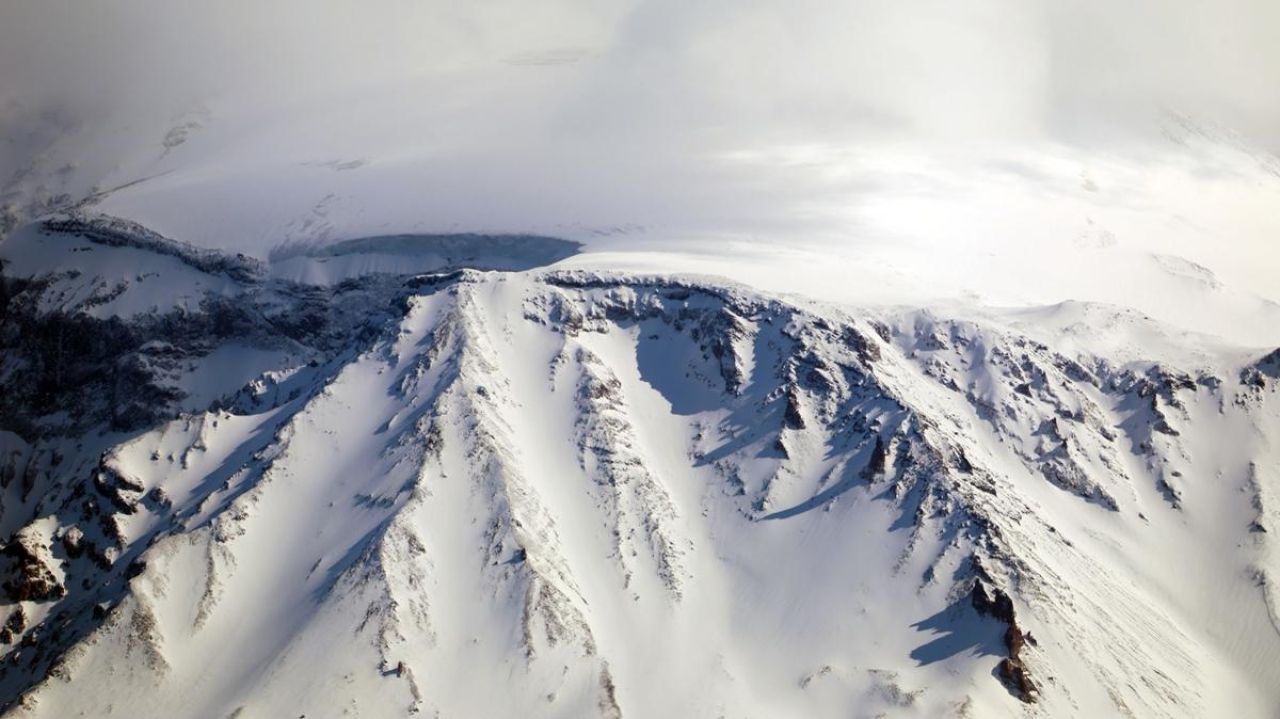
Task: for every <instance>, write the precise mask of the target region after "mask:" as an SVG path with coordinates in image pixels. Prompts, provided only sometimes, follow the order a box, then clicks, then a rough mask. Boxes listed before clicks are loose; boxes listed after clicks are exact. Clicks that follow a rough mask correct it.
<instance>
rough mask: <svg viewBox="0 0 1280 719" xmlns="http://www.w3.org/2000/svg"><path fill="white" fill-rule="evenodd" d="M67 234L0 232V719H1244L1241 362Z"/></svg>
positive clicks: (377, 263) (1074, 307)
mask: <svg viewBox="0 0 1280 719" xmlns="http://www.w3.org/2000/svg"><path fill="white" fill-rule="evenodd" d="M79 219H80V220H81V221H82V222H83V223H85V224H83V225H77V226H67V225H65V224H64V225H58V224H56V223H54V224H46V225H44V226H43V227H29V228H27V229H24V230H21V231H20V232H19V233H17V234H16V235H14V237H13V238H11V239H10V240H8V241H6V242H5V243H4V244H3V245H0V256H3V258H4V259H5V270H4V272H5V284H4V291H3V293H0V298H2V299H3V314H0V318H2V319H3V321H4V323H5V326H6V332H8V334H6V335H5V342H6V344H5V346H4V354H3V355H0V373H3V375H2V376H3V377H4V378H5V379H4V382H5V385H6V387H10V386H13V387H17V386H29V387H32V388H33V389H31V391H29V392H24V393H20V394H17V395H13V396H11V397H10V398H9V399H8V400H7V404H6V405H5V413H4V420H5V421H4V426H3V427H2V428H3V429H4V430H5V432H4V433H3V434H0V452H2V454H0V457H2V462H0V487H2V488H3V490H2V491H3V494H2V495H0V500H2V501H3V511H2V512H0V524H2V525H3V526H0V532H2V533H3V537H4V539H5V540H6V548H5V549H4V550H3V553H2V555H0V559H2V560H3V562H4V565H3V567H0V571H3V573H4V578H3V580H2V581H0V587H3V590H4V594H3V597H0V606H2V607H3V609H2V611H3V612H4V617H3V626H4V627H6V629H5V632H7V633H5V634H0V639H3V640H5V645H4V649H5V651H6V652H7V654H6V657H7V658H6V660H5V663H4V665H3V667H2V668H0V672H2V673H0V700H2V701H3V702H4V705H5V706H6V707H7V708H8V711H9V714H10V715H12V716H31V717H70V716H129V717H148V716H155V717H172V716H208V717H231V716H235V717H240V718H241V719H248V718H250V717H258V716H261V717H277V716H299V715H305V716H308V717H327V716H342V715H351V716H404V715H407V714H411V713H419V714H422V715H425V716H437V715H438V716H513V715H520V716H548V717H552V716H565V717H567V716H596V715H599V716H606V717H616V716H631V717H650V716H654V717H656V716H734V717H736V716H743V717H746V716H792V715H797V716H849V715H853V716H874V715H880V714H885V715H890V716H947V715H951V716H972V717H986V716H1023V715H1030V716H1111V715H1129V716H1142V717H1147V716H1151V717H1198V716H1207V715H1232V716H1257V717H1267V716H1272V715H1273V714H1274V710H1275V708H1276V707H1277V706H1280V689H1278V688H1280V628H1278V627H1277V624H1278V621H1277V618H1278V617H1280V596H1277V594H1276V590H1275V589H1274V584H1273V582H1274V581H1276V580H1275V577H1276V573H1277V572H1280V555H1277V553H1276V550H1275V547H1274V541H1273V540H1272V539H1271V537H1272V536H1273V534H1274V532H1275V531H1277V529H1280V525H1277V521H1278V520H1280V514H1277V512H1278V511H1280V510H1277V506H1276V503H1277V502H1280V498H1277V493H1278V492H1280V476H1278V475H1277V472H1276V467H1280V398H1277V391H1278V389H1277V388H1280V357H1278V356H1277V355H1276V354H1274V353H1271V354H1268V352H1267V351H1265V350H1255V349H1250V348H1241V347H1239V346H1236V345H1232V344H1229V343H1225V342H1223V341H1221V340H1218V339H1214V338H1209V337H1203V336H1198V335H1190V334H1187V333H1185V332H1183V331H1181V330H1177V329H1173V328H1170V327H1167V326H1165V325H1161V324H1159V323H1156V322H1154V321H1152V320H1150V319H1148V318H1146V317H1144V316H1143V315H1141V314H1140V313H1137V312H1133V311H1128V310H1123V309H1117V308H1114V307H1109V306H1105V305H1097V304H1089V303H1065V304H1061V305H1055V306H1050V307H1045V308H1038V309H1032V310H994V309H990V308H988V309H985V310H983V311H981V312H974V313H973V314H971V315H967V316H958V315H955V314H951V313H949V312H948V310H946V309H945V308H942V309H932V310H930V309H912V308H901V307H898V308H887V307H884V306H866V307H863V308H855V307H851V306H848V305H845V306H834V305H828V304H823V303H818V302H814V301H809V300H802V299H798V298H794V297H781V296H775V295H770V294H767V293H763V292H760V291H758V290H754V289H750V288H747V287H745V286H740V285H734V284H731V283H729V282H726V281H713V280H706V279H697V278H680V277H673V276H670V275H664V276H653V275H637V274H627V273H618V272H602V271H594V270H592V271H586V270H565V269H558V268H550V269H544V268H539V267H537V265H538V264H541V263H545V262H552V261H555V260H557V259H559V258H562V257H564V256H565V253H566V252H568V251H569V248H564V247H561V246H558V245H556V246H548V250H547V252H548V253H549V254H541V253H520V255H519V256H516V257H512V256H511V255H510V254H509V253H505V254H504V253H499V254H500V255H502V257H499V258H498V259H497V260H495V259H494V257H493V254H492V253H488V252H478V251H476V252H472V251H467V252H463V253H462V255H463V256H465V258H469V259H465V260H464V261H461V264H469V263H470V264H472V265H473V266H474V267H477V268H476V269H461V270H452V267H444V268H439V269H445V270H452V271H447V272H436V273H435V274H417V273H418V272H421V271H423V269H424V268H422V267H419V266H417V265H415V264H413V263H415V262H417V261H418V260H416V259H409V260H405V262H407V263H408V264H409V266H408V267H407V268H406V274H395V273H389V272H386V271H385V270H387V269H389V268H394V267H396V266H397V263H396V262H394V261H392V262H388V261H387V260H386V259H385V256H386V253H387V252H388V250H389V247H392V246H396V245H398V244H400V243H405V242H407V243H409V244H410V245H412V246H413V248H414V249H413V251H408V250H405V249H404V248H403V247H401V248H400V249H398V250H396V252H398V253H400V256H402V257H409V258H421V257H423V256H426V255H431V256H434V257H440V256H443V255H444V254H448V253H443V252H441V253H434V254H433V253H431V252H427V251H425V250H423V251H419V248H425V247H433V246H434V247H440V246H443V244H442V242H443V241H442V240H441V238H438V237H437V238H430V237H428V238H418V239H416V240H412V241H410V240H407V239H406V240H397V241H395V242H391V243H390V244H389V243H388V241H387V240H386V239H385V238H381V239H379V240H377V241H369V242H367V243H365V244H364V245H361V244H359V243H357V244H356V245H354V246H349V250H350V251H349V252H341V253H329V254H328V255H326V254H325V253H323V252H317V251H315V250H308V251H307V253H306V254H302V255H299V254H294V255H292V257H285V258H283V259H280V260H279V262H277V263H270V262H264V261H261V260H254V259H252V258H243V257H241V258H237V257H235V256H234V255H223V254H219V253H217V252H214V251H211V250H195V249H194V248H187V247H185V246H183V245H180V244H177V243H173V242H172V241H170V240H166V239H165V238H163V237H160V236H158V235H155V234H154V233H149V231H146V230H144V229H142V228H140V227H136V226H132V225H129V224H128V223H121V222H119V221H115V220H110V219H106V218H101V217H98V218H94V217H88V216H81V217H80V218H79ZM108 230H112V231H115V232H116V233H118V234H117V235H110V234H109V233H108V232H107V231H108ZM122 238H123V239H122ZM484 242H486V243H489V245H486V247H490V245H492V242H491V241H490V240H485V241H484ZM432 243H436V244H434V245H433V244H432ZM497 244H498V245H502V242H500V241H499V242H498V243H497ZM83 248H89V250H88V251H85V250H84V249H83ZM490 249H491V247H490ZM365 254H373V255H383V258H378V257H372V258H367V257H360V255H365ZM326 256H328V257H333V256H338V257H349V258H352V257H353V258H354V259H349V260H347V261H344V264H343V265H342V266H341V269H340V271H338V272H337V273H336V274H325V275H324V276H323V277H320V278H317V277H316V276H314V275H305V276H304V275H300V274H297V273H294V272H291V271H288V272H282V271H279V268H278V265H279V264H281V263H285V262H289V261H290V259H295V260H296V258H297V257H308V258H309V260H308V261H311V260H315V259H317V258H323V257H326ZM579 257H581V256H579ZM432 261H434V260H432ZM494 262H496V264H490V263H494ZM511 262H514V263H517V264H518V265H519V266H517V267H513V266H510V265H509V264H503V263H511ZM576 262H578V258H569V259H568V260H567V262H562V265H563V264H568V265H573V264H575V263H576ZM76 263H79V264H76ZM125 268H128V269H125ZM427 269H428V270H430V268H427ZM76 272H78V273H79V274H75V273H76ZM143 276H146V277H145V279H139V278H140V277H143ZM297 280H311V281H317V282H319V284H314V285H312V284H302V283H300V282H298V281H297ZM122 284H123V288H122V289H120V290H119V291H118V292H115V291H114V290H110V288H113V287H119V286H120V285H122ZM103 287H106V288H108V291H105V294H104V290H102V289H101V288H103ZM104 298H105V299H104ZM232 310H234V311H232ZM9 328H17V330H16V331H17V332H18V334H17V335H16V336H15V334H14V332H15V330H11V329H9ZM84 336H92V337H105V338H107V340H104V342H106V344H107V346H103V347H98V346H95V345H94V344H93V343H88V344H84V345H83V346H81V344H76V342H79V341H80V340H79V338H82V337H84ZM66 343H71V344H73V345H74V346H76V347H77V348H79V350H78V351H76V352H68V351H67V350H66ZM68 354H69V355H70V356H68ZM121 368H129V369H130V371H129V372H127V373H123V372H122V369H121ZM121 378H123V379H121ZM122 382H124V383H125V385H124V386H123V387H122V385H121V383H122ZM113 391H114V392H115V393H116V394H115V395H114V396H111V397H110V398H109V399H104V398H103V397H101V396H99V395H100V394H101V393H108V394H109V393H111V392H113ZM126 397H127V398H131V399H136V400H137V401H136V402H135V403H134V404H137V405H138V411H135V412H130V413H121V412H120V411H118V409H116V407H117V406H118V404H119V403H120V401H121V400H122V399H124V398H126Z"/></svg>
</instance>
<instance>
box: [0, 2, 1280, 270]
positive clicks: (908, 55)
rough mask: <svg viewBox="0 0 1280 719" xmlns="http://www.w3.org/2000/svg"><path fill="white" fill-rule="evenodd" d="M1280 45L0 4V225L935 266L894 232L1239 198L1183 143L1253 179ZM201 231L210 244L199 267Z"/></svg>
mask: <svg viewBox="0 0 1280 719" xmlns="http://www.w3.org/2000/svg"><path fill="white" fill-rule="evenodd" d="M1278 34H1280V2H1276V0H1159V1H1157V0H1073V1H1071V2H1066V1H1062V2H1049V1H1047V0H921V1H916V0H892V1H881V0H874V1H871V2H854V1H850V0H843V1H829V0H788V1H787V2H751V1H749V0H733V1H731V0H696V1H690V0H656V1H653V2H634V1H610V0H591V1H587V0H547V1H544V2H538V3H529V2H525V1H523V0H485V1H481V2H467V3H457V2H423V1H420V0H419V1H409V0H384V1H381V2H372V1H364V2H337V1H328V2H314V1H303V0H272V1H271V2H260V1H253V2H249V1H245V0H231V1H227V0H222V1H219V2H172V1H171V0H147V1H138V0H132V1H130V0H114V1H112V2H71V1H69V0H6V1H5V2H3V3H0V133H3V137H4V139H5V140H6V142H5V143H4V145H3V147H0V182H8V183H9V184H8V185H2V186H0V195H2V194H3V192H4V191H5V188H6V187H7V188H8V189H9V191H13V188H14V187H15V185H14V184H13V182H12V181H11V180H10V179H9V178H13V177H15V176H20V178H21V181H20V183H19V184H21V185H22V186H23V187H26V188H28V189H29V188H30V187H34V186H36V185H41V186H45V187H47V188H54V189H58V188H65V189H66V190H67V191H68V192H71V194H73V195H76V194H77V193H82V192H84V191H86V188H87V187H88V186H90V185H97V186H100V187H114V186H117V185H121V184H125V183H130V182H133V181H135V180H139V179H143V178H148V177H164V178H167V179H164V180H151V181H148V182H143V183H139V184H136V185H132V186H131V189H130V190H129V191H128V192H123V191H122V192H121V193H118V194H117V195H116V196H115V197H116V198H117V200H116V202H117V207H118V208H124V209H130V208H133V209H136V210H137V211H138V212H139V213H141V214H143V215H144V216H145V217H143V219H148V220H152V219H154V221H156V222H157V223H160V224H162V225H164V224H165V223H168V224H167V225H166V226H165V228H166V229H170V230H172V231H174V232H178V231H180V230H181V231H182V232H184V233H189V234H186V235H184V236H186V237H188V238H189V239H192V240H196V241H224V242H231V243H233V244H234V242H241V243H242V244H243V246H244V247H246V248H249V249H254V248H255V247H257V245H262V246H266V247H270V246H272V245H273V244H275V243H278V242H280V241H281V236H282V235H285V236H287V237H286V239H297V237H295V235H305V234H306V233H307V232H311V233H317V232H320V231H319V230H317V229H316V228H319V227H323V228H326V229H324V232H329V233H331V234H332V235H335V236H343V235H351V234H358V233H362V232H369V231H374V230H378V229H380V228H381V229H383V230H405V229H413V228H422V229H458V228H462V229H486V230H524V229H532V230H542V231H558V228H565V227H570V228H571V227H585V228H591V229H592V230H593V231H598V230H600V228H611V227H621V228H624V229H625V228H631V227H637V226H646V227H655V226H666V227H668V228H670V232H671V234H672V236H676V235H680V234H681V233H684V234H692V233H696V232H702V233H712V234H714V233H716V232H722V233H728V234H738V235H742V234H754V235H758V236H768V237H796V236H809V235H817V234H824V233H825V234H828V235H832V236H840V237H845V238H850V241H853V240H854V239H860V240H863V241H868V240H875V239H883V238H885V237H892V236H893V235H894V232H893V231H887V230H885V228H886V227H888V228H889V230H896V229H899V228H898V226H899V225H901V231H902V233H907V232H908V231H910V232H917V233H937V234H938V236H940V237H947V239H948V241H952V240H953V239H954V235H955V232H951V233H949V234H948V233H947V232H939V228H941V229H944V230H945V229H946V228H948V227H953V228H954V227H966V228H971V227H973V226H975V225H974V222H970V224H969V225H965V224H964V223H963V222H959V219H961V218H952V217H943V218H933V219H932V222H931V223H924V224H921V223H920V222H919V217H917V216H916V215H918V214H919V212H918V211H917V206H916V205H914V204H912V203H913V202H914V199H915V198H918V197H921V196H932V197H940V198H945V199H947V200H948V201H950V202H952V203H953V204H955V203H960V204H961V205H963V206H966V207H967V206H968V205H966V204H965V203H967V202H968V198H966V197H965V196H964V195H963V193H964V192H967V191H969V190H971V189H972V187H973V186H976V185H979V184H981V185H982V187H984V188H990V187H996V186H999V187H1013V188H1017V190H1018V191H1019V192H1037V193H1041V194H1045V193H1049V194H1052V193H1059V194H1063V195H1073V196H1074V195H1079V194H1080V193H1081V187H1084V188H1085V189H1087V190H1089V191H1090V192H1094V191H1095V190H1097V189H1098V188H1101V190H1102V191H1101V192H1094V194H1093V195H1090V196H1089V197H1090V198H1092V199H1090V202H1092V203H1093V204H1094V205H1100V204H1105V205H1107V206H1110V207H1116V206H1127V207H1130V208H1135V209H1143V208H1149V207H1153V206H1155V205H1156V204H1158V202H1160V201H1163V202H1165V203H1166V204H1167V205H1168V206H1167V207H1164V208H1163V210H1162V211H1165V212H1166V213H1167V214H1170V215H1171V216H1172V215H1173V214H1177V213H1181V212H1182V211H1183V205H1184V204H1185V203H1184V202H1183V200H1184V199H1185V198H1187V197H1204V196H1209V195H1212V194H1213V193H1211V192H1206V191H1203V188H1200V187H1199V186H1197V185H1196V184H1195V183H1197V182H1201V180H1202V178H1205V177H1214V176H1225V175H1229V174H1231V172H1235V171H1236V169H1237V168H1234V166H1233V167H1228V168H1227V170H1224V169H1223V167H1225V166H1224V165H1223V164H1222V163H1221V162H1219V161H1218V160H1216V159H1215V158H1212V157H1208V158H1206V157H1203V156H1193V155H1194V153H1192V154H1191V155H1187V156H1186V157H1182V156H1180V155H1178V153H1180V152H1182V151H1183V148H1182V145H1185V142H1184V139H1185V138H1184V137H1183V136H1185V135H1188V134H1190V135H1194V134H1196V133H1198V132H1200V129H1201V128H1207V129H1208V130H1209V132H1210V133H1211V134H1213V135H1214V136H1215V137H1218V138H1228V140H1229V142H1230V143H1235V144H1236V145H1238V146H1242V147H1245V148H1247V151H1248V152H1257V153H1260V154H1261V155H1262V156H1263V158H1262V159H1261V160H1259V162H1260V163H1262V164H1263V165H1265V164H1266V163H1267V162H1274V159H1275V158H1274V156H1268V155H1267V152H1268V151H1270V152H1274V151H1275V150H1277V149H1280V91H1277V88H1280V41H1277V36H1278ZM184 125H189V126H190V128H189V130H184V131H183V132H182V133H179V135H172V137H178V138H179V139H182V138H186V137H189V142H187V143H186V144H184V145H183V146H181V147H168V148H166V147H162V146H161V140H162V139H163V138H166V137H170V136H171V135H170V134H169V133H171V132H172V131H173V128H175V127H181V126H184ZM183 133H185V134H183ZM66 138H72V140H67V139H66ZM1171 138H1172V140H1171ZM1233 162H1234V160H1233ZM68 166H73V167H72V169H70V170H66V171H65V173H64V174H63V175H57V174H56V173H57V172H58V171H60V170H63V169H64V168H66V167H68ZM356 166H359V167H360V169H358V170H357V171H355V172H344V173H329V174H328V175H324V176H320V175H317V174H315V173H318V172H320V171H321V170H320V169H317V168H324V167H356ZM300 167H301V168H306V169H305V172H310V173H312V175H314V177H313V176H312V175H308V176H306V177H303V176H301V175H299V173H303V172H304V170H299V169H297V168H300ZM1170 167H1172V168H1174V170H1176V171H1173V172H1169V171H1167V170H1168V168H1170ZM27 169H30V170H31V171H30V172H25V173H24V170H27ZM1264 169H1265V168H1264ZM1269 171H1270V172H1272V174H1273V175H1274V174H1276V172H1275V170H1274V168H1272V169H1271V170H1269ZM46 175H48V176H50V177H51V178H52V179H50V177H45V176H46ZM1277 176H1280V175H1277ZM1156 177H1165V178H1166V179H1165V180H1162V181H1161V184H1159V185H1158V186H1157V184H1156V183H1154V181H1153V180H1154V178H1156ZM67 178H77V179H75V181H72V180H68V179H67ZM308 178H310V179H308ZM1168 178H1173V179H1168ZM1188 178H1190V179H1188ZM1197 178H1200V179H1197ZM77 182H78V183H79V184H78V185H77V184H76V183H77ZM41 183H43V184H41ZM254 183H258V184H256V185H255V184H254ZM1239 184H1240V186H1241V187H1254V186H1255V185H1256V184H1257V183H1256V181H1255V180H1254V179H1253V178H1251V177H1246V178H1244V179H1242V180H1239ZM390 186H395V187H399V188H402V189H403V191H401V192H398V193H395V192H388V188H389V187H390ZM232 187H240V188H249V189H247V190H243V191H241V192H240V193H239V194H237V192H235V191H233V190H232V189H230V188H232ZM183 188H188V190H189V189H190V188H197V189H198V192H195V191H188V190H184V189H183ZM1001 191H1002V192H1003V190H1001ZM182 192H186V194H181V193H182ZM1213 192H1216V193H1217V194H1218V195H1219V196H1221V197H1222V198H1225V199H1223V200H1222V202H1220V203H1219V204H1220V205H1221V206H1220V207H1217V208H1211V210H1212V212H1210V214H1209V215H1206V216H1204V217H1193V218H1191V220H1186V218H1182V220H1185V221H1186V222H1191V223H1192V224H1194V223H1199V225H1201V226H1208V227H1210V228H1211V229H1221V230H1222V233H1220V234H1219V235H1218V236H1216V241H1219V242H1225V243H1226V244H1228V245H1230V246H1231V247H1234V248H1236V249H1237V250H1238V254H1241V255H1242V256H1244V257H1246V258H1248V257H1249V256H1250V253H1256V248H1258V247H1260V246H1262V244H1264V243H1267V242H1271V243H1272V244H1274V242H1272V240H1271V237H1273V235H1269V234H1267V232H1269V231H1270V230H1271V229H1273V228H1274V227H1275V223H1272V224H1268V225H1266V227H1265V228H1264V229H1265V230H1266V231H1265V232H1264V231H1257V226H1258V217H1259V214H1260V213H1263V212H1266V210H1265V208H1266V207H1269V206H1274V203H1269V202H1268V201H1258V202H1255V203H1254V204H1253V205H1251V206H1249V207H1247V208H1240V207H1234V206H1230V205H1231V204H1232V203H1235V202H1236V201H1235V200H1234V199H1232V198H1234V197H1236V195H1234V194H1232V193H1231V192H1224V191H1223V188H1222V187H1216V188H1214V189H1213ZM983 193H984V194H985V195H987V197H986V198H985V199H983V201H984V202H987V203H988V206H989V207H992V208H998V207H1001V206H1005V205H1012V204H1016V203H1013V202H1006V201H1005V199H1001V200H999V201H996V200H993V199H991V198H992V197H995V196H997V195H998V193H996V194H992V193H988V192H986V191H985V190H984V191H983ZM196 198H199V199H198V200H197V199H196ZM263 198H269V199H270V201H269V202H268V201H267V200H265V199H263ZM1160 198H1164V199H1163V200H1161V199H1160ZM1073 201H1074V200H1073ZM255 202H256V203H258V205H256V206H255V205H254V203H255ZM130 203H132V204H130ZM1023 204H1024V205H1025V207H1026V208H1028V209H1027V210H1026V211H1027V212H1028V213H1031V215H1032V216H1034V218H1035V219H1039V218H1041V217H1042V216H1043V215H1044V214H1045V206H1043V205H1042V204H1034V203H1023ZM936 207H937V206H935V209H936ZM1055 207H1057V206H1053V207H1050V208H1049V209H1054V208H1055ZM1260 207H1261V208H1264V209H1261V210H1260V209H1259V208H1260ZM902 208H906V209H902ZM899 210H901V211H899ZM948 211H950V210H948ZM304 212H310V213H312V214H313V215H316V216H317V217H320V216H323V217H322V219H323V221H320V220H318V219H316V218H314V217H312V218H310V219H303V220H299V219H297V215H298V214H299V213H304ZM894 212H896V213H897V214H893V213H894ZM148 213H149V214H148ZM166 213H168V214H166ZM1214 213H1216V214H1214ZM926 214H927V213H926ZM1058 214H1063V213H1058ZM1271 214H1274V212H1272V213H1271ZM179 215H181V218H180V217H179ZM890 215H893V217H894V218H895V219H894V221H893V222H891V223H888V224H886V223H885V222H884V221H883V220H884V218H886V217H888V216H890ZM410 217H413V218H416V219H415V220H414V222H416V223H417V224H413V223H410V222H409V221H408V220H407V219H405V218H410ZM182 218H187V222H186V224H185V225H184V224H181V223H180V222H179V219H182ZM190 218H194V219H190ZM227 218H243V220H244V222H245V223H246V225H245V226H244V227H238V228H235V229H236V232H235V233H233V234H234V235H235V239H234V241H233V240H224V239H219V238H212V239H211V238H208V237H201V236H200V233H201V232H214V231H215V229H210V228H220V229H217V230H216V231H218V232H222V233H223V234H224V235H225V234H228V232H227V231H226V225H225V224H219V223H218V222H215V221H214V220H220V221H223V222H225V221H226V220H227ZM281 218H283V219H281ZM397 218H398V219H397ZM987 219H990V218H987ZM1024 219H1025V218H1024ZM1075 219H1076V220H1077V221H1078V222H1079V223H1080V224H1081V225H1082V226H1083V225H1084V223H1085V222H1086V220H1087V221H1089V222H1093V221H1095V220H1096V219H1097V216H1096V214H1090V216H1089V217H1088V218H1086V217H1084V216H1083V215H1081V216H1080V217H1078V218H1075ZM196 220H199V222H197V221H196ZM953 220H954V221H953ZM1192 221H1194V222H1192ZM873 222H879V223H880V224H879V225H878V226H876V227H872V228H871V229H870V230H868V231H863V230H866V229H867V228H868V227H869V225H868V223H873ZM1001 222H1003V220H1001ZM250 223H252V225H251V226H250ZM361 223H363V224H361ZM410 224H413V227H409V225H410ZM992 224H993V223H992V222H987V221H986V220H985V219H984V221H983V223H978V225H977V226H980V227H988V226H991V225H992ZM1004 224H1010V225H1011V226H1015V227H1016V229H1017V230H1018V231H1019V232H1023V231H1024V230H1025V229H1026V226H1027V223H1026V222H1022V223H1021V224H1019V223H1007V222H1005V223H1004ZM1236 225H1239V226H1247V227H1246V229H1249V232H1247V233H1243V234H1240V235H1239V237H1237V234H1234V233H1235V232H1236V230H1238V229H1240V227H1236ZM1070 232H1073V233H1074V232H1076V231H1075V230H1074V229H1071V230H1070ZM255 233H256V234H255ZM1027 234H1028V233H1025V232H1024V235H1027ZM1031 234H1034V233H1031ZM326 236H328V235H326ZM682 236H683V235H682ZM246 238H248V239H246ZM304 239H305V237H304ZM1122 239H1123V236H1122ZM1032 240H1033V238H1032V237H1030V236H1029V235H1028V237H1027V238H1026V239H1025V241H1032ZM255 243H256V244H255ZM1273 254H1274V253H1273Z"/></svg>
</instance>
